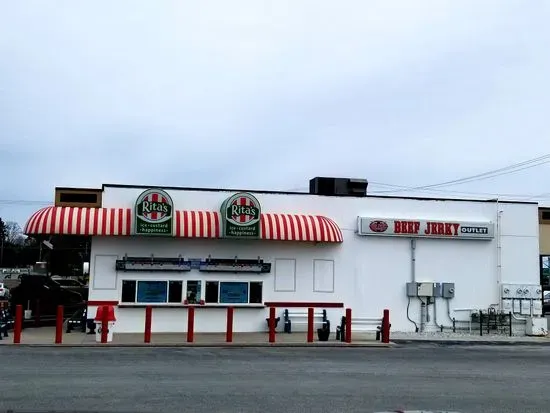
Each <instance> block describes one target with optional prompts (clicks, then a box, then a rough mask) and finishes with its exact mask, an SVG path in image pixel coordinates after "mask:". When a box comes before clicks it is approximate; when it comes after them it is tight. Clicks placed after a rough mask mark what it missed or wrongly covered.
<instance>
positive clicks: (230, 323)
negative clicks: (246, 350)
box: [225, 307, 233, 343]
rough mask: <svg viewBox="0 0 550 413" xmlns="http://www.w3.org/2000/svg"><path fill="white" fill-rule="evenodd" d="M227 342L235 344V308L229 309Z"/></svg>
mask: <svg viewBox="0 0 550 413" xmlns="http://www.w3.org/2000/svg"><path fill="white" fill-rule="evenodd" d="M225 341H226V342H228V343H231V342H233V307H227V328H226V330H225Z"/></svg>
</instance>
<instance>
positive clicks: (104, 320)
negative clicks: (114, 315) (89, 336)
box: [101, 305, 109, 344]
mask: <svg viewBox="0 0 550 413" xmlns="http://www.w3.org/2000/svg"><path fill="white" fill-rule="evenodd" d="M108 313H109V307H108V306H106V305H104V306H103V314H102V317H101V342H102V343H104V344H105V343H106V342H107V334H108V333H109V314H108Z"/></svg>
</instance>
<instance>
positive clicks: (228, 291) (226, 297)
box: [220, 282, 248, 304]
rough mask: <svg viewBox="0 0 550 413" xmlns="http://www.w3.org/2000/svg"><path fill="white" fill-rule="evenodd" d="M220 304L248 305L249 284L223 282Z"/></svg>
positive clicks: (221, 284)
mask: <svg viewBox="0 0 550 413" xmlns="http://www.w3.org/2000/svg"><path fill="white" fill-rule="evenodd" d="M220 303H233V304H248V283H247V282H221V283H220Z"/></svg>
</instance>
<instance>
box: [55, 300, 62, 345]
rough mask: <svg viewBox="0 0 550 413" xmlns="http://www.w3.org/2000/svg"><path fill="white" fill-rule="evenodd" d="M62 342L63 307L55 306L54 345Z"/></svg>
mask: <svg viewBox="0 0 550 413" xmlns="http://www.w3.org/2000/svg"><path fill="white" fill-rule="evenodd" d="M62 341H63V306H62V305H58V306H57V317H56V319H55V344H61V342H62Z"/></svg>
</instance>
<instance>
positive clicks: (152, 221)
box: [134, 189, 174, 236]
mask: <svg viewBox="0 0 550 413" xmlns="http://www.w3.org/2000/svg"><path fill="white" fill-rule="evenodd" d="M135 216H136V220H135V227H134V232H135V234H136V235H168V236H170V235H172V233H173V225H172V224H173V220H174V203H173V202H172V198H171V197H170V195H168V194H167V193H166V192H165V191H163V190H161V189H148V190H147V191H145V192H143V193H142V194H141V195H140V196H139V197H138V199H137V200H136V206H135Z"/></svg>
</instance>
